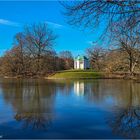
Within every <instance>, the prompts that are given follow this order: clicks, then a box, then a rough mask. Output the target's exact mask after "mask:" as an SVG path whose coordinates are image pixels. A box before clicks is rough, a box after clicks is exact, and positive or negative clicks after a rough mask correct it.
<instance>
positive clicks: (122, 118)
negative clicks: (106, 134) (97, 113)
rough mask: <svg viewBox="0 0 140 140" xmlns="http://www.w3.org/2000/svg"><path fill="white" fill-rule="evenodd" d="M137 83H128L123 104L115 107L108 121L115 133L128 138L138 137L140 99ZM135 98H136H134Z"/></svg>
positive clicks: (139, 131) (139, 136)
mask: <svg viewBox="0 0 140 140" xmlns="http://www.w3.org/2000/svg"><path fill="white" fill-rule="evenodd" d="M137 86H138V85H136V84H133V83H130V85H129V87H128V91H129V92H127V96H126V98H122V100H123V102H124V104H123V106H120V107H118V108H115V110H117V111H114V115H113V118H112V119H111V120H113V121H109V124H110V126H111V127H112V129H113V131H114V132H115V133H118V134H120V135H123V136H125V137H128V138H140V102H136V101H139V100H140V94H139V90H138V88H137ZM136 99H137V100H136Z"/></svg>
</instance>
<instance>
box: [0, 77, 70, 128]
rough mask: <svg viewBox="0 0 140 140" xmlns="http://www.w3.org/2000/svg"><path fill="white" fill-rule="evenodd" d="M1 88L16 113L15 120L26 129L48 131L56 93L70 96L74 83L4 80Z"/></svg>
mask: <svg viewBox="0 0 140 140" xmlns="http://www.w3.org/2000/svg"><path fill="white" fill-rule="evenodd" d="M0 87H1V89H2V90H3V93H4V94H3V96H4V99H5V101H6V102H7V103H9V104H12V107H13V109H14V110H15V112H16V114H15V116H14V118H15V119H16V120H17V121H19V122H21V123H22V126H23V127H24V128H27V127H28V128H33V129H47V128H48V127H49V126H50V125H51V123H52V119H53V117H54V112H53V110H54V100H55V95H56V91H57V92H60V93H61V94H63V93H64V94H66V93H67V94H69V93H70V91H71V89H72V81H71V82H70V81H67V82H65V81H47V80H14V79H11V80H9V79H8V80H6V79H3V81H0ZM67 94H66V95H67Z"/></svg>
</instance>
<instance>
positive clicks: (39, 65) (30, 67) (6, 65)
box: [0, 24, 73, 76]
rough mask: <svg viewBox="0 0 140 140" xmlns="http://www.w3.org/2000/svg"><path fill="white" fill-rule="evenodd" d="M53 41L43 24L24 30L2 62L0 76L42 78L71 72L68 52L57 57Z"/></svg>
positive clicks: (71, 62)
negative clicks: (66, 70)
mask: <svg viewBox="0 0 140 140" xmlns="http://www.w3.org/2000/svg"><path fill="white" fill-rule="evenodd" d="M56 38H57V36H56V35H55V33H54V32H53V31H52V30H51V29H50V28H48V26H47V25H46V24H34V25H31V26H26V27H25V28H24V30H23V32H20V33H17V34H16V36H15V38H14V43H13V47H12V49H11V50H9V51H7V52H6V53H5V55H4V56H3V57H2V58H1V61H0V63H1V73H3V74H4V75H8V76H9V75H11V76H17V75H22V76H36V75H39V76H41V75H47V74H49V73H52V72H54V71H58V70H65V69H71V68H73V57H72V54H71V52H69V51H63V52H61V53H60V54H57V53H56V52H55V50H54V49H53V46H54V45H55V41H56Z"/></svg>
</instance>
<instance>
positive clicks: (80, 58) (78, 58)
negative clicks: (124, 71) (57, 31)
mask: <svg viewBox="0 0 140 140" xmlns="http://www.w3.org/2000/svg"><path fill="white" fill-rule="evenodd" d="M85 59H87V57H85V56H83V55H78V56H77V57H75V60H85Z"/></svg>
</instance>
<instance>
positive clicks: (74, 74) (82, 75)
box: [48, 70, 102, 79]
mask: <svg viewBox="0 0 140 140" xmlns="http://www.w3.org/2000/svg"><path fill="white" fill-rule="evenodd" d="M101 77H102V74H101V73H99V72H94V71H92V70H65V71H59V72H57V73H55V74H53V75H51V76H49V77H48V79H98V78H101Z"/></svg>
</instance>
